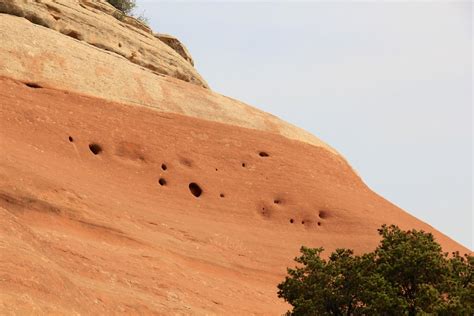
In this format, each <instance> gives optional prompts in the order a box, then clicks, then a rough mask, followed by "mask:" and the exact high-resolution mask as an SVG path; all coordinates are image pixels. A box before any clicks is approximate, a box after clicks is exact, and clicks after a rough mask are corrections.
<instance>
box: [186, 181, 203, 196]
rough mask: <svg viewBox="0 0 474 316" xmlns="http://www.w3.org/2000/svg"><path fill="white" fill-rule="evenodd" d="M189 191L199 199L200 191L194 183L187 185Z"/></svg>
mask: <svg viewBox="0 0 474 316" xmlns="http://www.w3.org/2000/svg"><path fill="white" fill-rule="evenodd" d="M189 191H191V193H192V194H193V195H194V196H195V197H200V196H201V194H202V189H201V187H200V186H199V185H198V184H197V183H194V182H191V183H190V184H189Z"/></svg>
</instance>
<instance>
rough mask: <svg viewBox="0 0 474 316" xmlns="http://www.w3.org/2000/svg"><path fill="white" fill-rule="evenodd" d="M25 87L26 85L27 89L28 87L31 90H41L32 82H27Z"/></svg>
mask: <svg viewBox="0 0 474 316" xmlns="http://www.w3.org/2000/svg"><path fill="white" fill-rule="evenodd" d="M25 85H26V86H27V87H30V88H33V89H39V88H42V86H40V85H39V84H37V83H34V82H27V83H25Z"/></svg>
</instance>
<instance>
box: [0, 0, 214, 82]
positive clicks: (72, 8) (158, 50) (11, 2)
mask: <svg viewBox="0 0 474 316" xmlns="http://www.w3.org/2000/svg"><path fill="white" fill-rule="evenodd" d="M0 13H6V14H10V15H16V16H19V17H24V18H26V19H27V20H29V21H31V22H32V23H34V24H38V25H41V26H44V27H47V28H49V29H52V30H55V31H58V32H60V33H62V34H65V35H68V36H70V37H72V38H74V39H76V40H79V41H82V42H86V43H88V44H90V45H93V46H95V47H97V48H100V49H102V50H106V51H109V52H113V53H115V54H117V55H120V56H122V57H124V58H126V59H128V60H129V61H131V62H132V63H134V64H137V65H140V66H142V67H144V68H147V69H149V70H151V71H153V72H155V73H158V74H164V75H168V76H171V77H174V78H178V79H180V80H183V81H187V82H190V83H193V84H196V85H199V86H202V87H205V88H207V87H208V85H207V83H206V81H205V80H204V79H203V78H202V77H201V76H200V75H199V73H198V72H197V71H196V69H194V67H193V64H192V59H191V61H190V60H189V59H190V58H184V57H182V55H181V53H178V52H176V51H175V50H174V49H173V48H171V47H170V46H169V45H168V44H165V43H164V42H162V41H161V40H159V39H157V38H156V37H155V36H154V35H153V32H152V31H151V30H150V28H148V27H147V26H146V25H144V24H143V23H141V22H140V21H137V20H136V19H134V18H131V17H128V16H125V15H123V14H122V13H121V12H120V11H118V10H117V9H115V8H114V7H112V6H111V5H110V4H108V3H107V2H106V1H105V0H42V1H34V0H8V1H5V0H1V1H0ZM176 47H180V46H176ZM187 56H189V57H190V55H189V53H187Z"/></svg>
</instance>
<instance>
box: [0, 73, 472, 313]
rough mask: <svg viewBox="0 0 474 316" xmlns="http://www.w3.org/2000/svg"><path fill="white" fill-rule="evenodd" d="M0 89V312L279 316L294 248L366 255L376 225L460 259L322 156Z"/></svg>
mask: <svg viewBox="0 0 474 316" xmlns="http://www.w3.org/2000/svg"><path fill="white" fill-rule="evenodd" d="M0 87H1V89H0V126H1V133H0V152H1V155H0V314H10V313H11V314H32V313H33V314H34V313H37V314H51V313H56V314H76V313H77V314H81V315H97V314H100V315H113V314H134V315H136V314H141V315H148V314H163V315H176V314H178V315H213V314H218V315H252V314H256V315H281V314H283V313H284V312H285V311H286V310H287V308H288V306H286V305H285V304H284V302H283V301H282V300H279V299H278V298H277V295H276V291H277V290H276V285H277V284H278V283H279V282H280V281H282V280H283V278H284V275H285V273H286V267H287V266H290V265H291V266H292V265H293V264H294V262H292V258H294V257H295V256H296V255H297V254H298V250H299V247H300V246H301V245H306V246H309V247H320V246H323V247H324V248H325V249H326V250H327V251H328V252H330V251H333V250H334V249H335V248H340V247H347V248H352V249H355V251H356V252H357V253H361V252H366V251H372V250H373V249H374V248H375V246H376V245H377V243H378V241H379V236H378V234H377V231H376V230H377V228H378V227H380V225H381V224H383V223H390V224H392V223H393V224H397V225H399V226H400V227H402V228H404V229H408V228H417V229H423V230H425V231H429V232H432V233H433V234H434V235H435V237H436V240H437V241H438V242H440V244H441V245H442V246H443V249H444V250H445V251H452V250H459V251H462V252H465V251H467V249H465V248H464V247H462V246H461V245H459V244H457V243H456V242H454V241H452V240H451V239H449V238H448V237H446V236H444V235H443V234H441V233H439V232H438V231H436V230H435V229H434V228H432V227H430V226H429V225H427V224H425V223H423V222H421V221H420V220H418V219H416V218H414V217H413V216H411V215H409V214H407V213H405V212H404V211H403V210H401V209H399V208H398V207H396V206H394V205H393V204H391V203H389V202H387V201H386V200H384V199H383V198H381V197H380V196H378V195H377V194H375V193H373V192H372V191H371V190H370V189H369V188H368V187H367V186H366V185H365V184H364V183H363V182H362V181H361V179H360V178H359V177H358V176H357V175H356V174H355V173H354V172H353V171H352V169H351V168H350V166H349V165H348V164H346V163H344V162H342V161H341V159H340V158H338V156H336V155H334V154H332V153H331V152H329V151H328V150H326V149H324V148H322V147H317V146H313V145H310V144H307V143H303V142H298V141H292V140H290V139H288V138H286V137H283V136H281V135H278V134H275V133H269V132H264V131H258V130H251V129H246V128H241V127H238V126H234V125H229V124H221V123H216V122H210V121H206V120H201V119H197V118H192V117H189V116H183V115H177V114H173V113H160V112H158V111H155V110H153V109H150V108H145V107H138V106H135V107H133V106H130V105H124V104H118V103H114V102H110V101H105V100H101V99H97V98H92V97H86V96H83V95H78V94H75V93H72V92H69V91H59V90H54V89H49V88H41V87H37V86H36V87H35V86H28V85H25V84H24V83H22V82H19V81H15V80H11V79H5V78H0ZM325 255H327V252H326V253H325Z"/></svg>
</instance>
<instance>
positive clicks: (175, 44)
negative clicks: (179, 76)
mask: <svg viewBox="0 0 474 316" xmlns="http://www.w3.org/2000/svg"><path fill="white" fill-rule="evenodd" d="M155 37H156V38H158V39H159V40H160V41H162V42H163V43H165V44H166V45H168V46H169V47H171V48H172V49H173V50H174V51H175V52H177V53H178V54H180V55H181V57H183V58H184V59H186V60H187V61H188V62H189V63H190V64H191V65H193V66H194V60H193V58H192V57H191V54H190V53H189V51H188V49H187V48H186V46H184V45H183V43H181V41H180V40H179V39H177V38H176V37H174V36H172V35H169V34H162V33H156V34H155Z"/></svg>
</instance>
